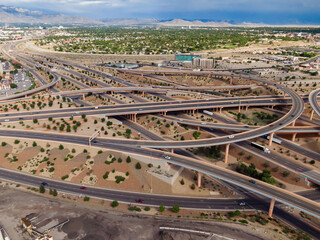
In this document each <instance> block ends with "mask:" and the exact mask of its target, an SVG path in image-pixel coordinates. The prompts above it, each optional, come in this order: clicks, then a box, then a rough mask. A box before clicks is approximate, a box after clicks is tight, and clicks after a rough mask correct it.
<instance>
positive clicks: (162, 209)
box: [158, 205, 166, 212]
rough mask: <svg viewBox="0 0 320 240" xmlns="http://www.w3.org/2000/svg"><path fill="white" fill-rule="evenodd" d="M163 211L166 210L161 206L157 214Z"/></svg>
mask: <svg viewBox="0 0 320 240" xmlns="http://www.w3.org/2000/svg"><path fill="white" fill-rule="evenodd" d="M164 210H166V208H165V206H163V205H161V206H160V207H159V208H158V211H159V212H164Z"/></svg>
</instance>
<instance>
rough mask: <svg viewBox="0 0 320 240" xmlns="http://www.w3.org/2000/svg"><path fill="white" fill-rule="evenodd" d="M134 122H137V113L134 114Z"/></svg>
mask: <svg viewBox="0 0 320 240" xmlns="http://www.w3.org/2000/svg"><path fill="white" fill-rule="evenodd" d="M134 122H135V123H136V122H137V114H136V113H135V114H134Z"/></svg>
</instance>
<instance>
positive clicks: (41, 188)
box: [39, 184, 46, 193]
mask: <svg viewBox="0 0 320 240" xmlns="http://www.w3.org/2000/svg"><path fill="white" fill-rule="evenodd" d="M45 191H46V189H45V187H44V186H43V184H40V187H39V192H40V193H45Z"/></svg>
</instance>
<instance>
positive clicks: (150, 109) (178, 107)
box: [0, 101, 285, 127]
mask: <svg viewBox="0 0 320 240" xmlns="http://www.w3.org/2000/svg"><path fill="white" fill-rule="evenodd" d="M248 104H250V106H265V105H271V103H269V102H268V101H266V102H265V101H259V102H254V103H248ZM272 104H274V103H272ZM281 104H283V103H281ZM281 104H280V103H279V105H281ZM237 106H238V105H237V104H235V103H231V104H230V103H228V102H220V103H219V105H215V104H213V103H199V104H197V105H196V106H195V105H193V104H190V103H185V104H182V103H179V104H175V103H172V104H170V105H167V106H165V107H164V106H163V105H160V106H159V105H154V106H153V105H151V106H150V105H148V106H141V107H139V106H137V105H133V104H132V105H131V106H130V107H125V106H124V105H120V106H118V107H117V106H113V107H112V106H111V107H110V106H109V107H102V106H95V107H90V108H71V109H64V110H63V109H62V111H59V110H46V111H38V112H35V111H34V112H24V113H13V114H11V115H10V114H9V113H7V114H2V115H0V118H10V117H15V116H34V115H36V114H39V115H40V114H41V115H45V114H54V116H52V117H55V116H61V113H66V114H65V116H70V115H68V114H67V113H69V114H75V113H77V112H81V113H83V112H86V115H95V114H105V115H106V116H115V115H126V114H135V113H137V114H138V113H139V114H147V113H157V112H163V111H184V110H188V109H191V110H193V109H208V108H215V107H237ZM104 110H109V111H108V112H105V111H104ZM88 111H89V112H88ZM92 111H94V112H92ZM59 114H60V115H59ZM38 117H39V118H40V117H42V118H43V117H47V116H38ZM282 119H283V118H282ZM11 120H12V121H17V120H19V119H16V118H11ZM1 121H4V119H0V122H1ZM278 121H279V120H278ZM283 125H284V126H283V127H285V123H283Z"/></svg>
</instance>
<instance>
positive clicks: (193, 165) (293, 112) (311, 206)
mask: <svg viewBox="0 0 320 240" xmlns="http://www.w3.org/2000/svg"><path fill="white" fill-rule="evenodd" d="M20 57H21V56H20ZM22 58H23V57H22ZM25 60H26V61H27V59H26V58H25ZM54 60H55V59H54ZM57 61H58V60H57ZM59 62H60V63H64V64H68V65H69V64H70V63H68V62H63V61H61V60H59ZM31 64H34V62H31ZM74 66H75V67H77V68H80V69H84V70H87V71H90V72H93V73H96V74H98V75H100V76H103V77H107V78H109V79H111V80H115V81H117V82H118V83H121V84H124V85H125V86H129V87H132V88H131V89H130V91H147V92H150V91H154V89H156V88H146V87H145V88H139V87H137V86H135V85H134V84H132V83H131V82H130V81H126V80H123V79H119V78H116V77H113V76H110V75H107V74H105V73H101V72H99V71H96V70H92V69H90V68H87V67H84V66H81V65H79V64H74ZM119 71H122V72H126V73H128V71H127V70H119ZM129 72H130V73H133V74H138V75H143V74H152V75H157V74H161V75H162V74H185V75H199V74H200V75H206V74H207V75H214V76H217V77H225V78H235V77H237V78H243V79H247V80H250V81H254V82H258V83H260V84H261V83H262V84H266V85H269V86H272V87H274V88H278V90H280V91H282V92H284V93H286V94H287V95H288V96H289V97H290V99H286V98H284V99H280V98H274V99H270V97H269V98H264V99H262V98H256V99H249V100H247V101H243V100H242V99H241V101H236V100H235V99H234V98H231V99H232V100H231V99H228V100H227V99H208V100H198V101H178V102H168V103H142V104H141V103H140V105H139V104H135V105H130V106H125V104H124V105H120V106H115V107H106V106H98V107H89V108H77V109H61V110H59V111H56V112H55V110H52V111H50V110H46V111H41V110H39V111H38V112H33V113H6V114H1V115H0V121H6V122H8V121H18V120H19V121H20V120H22V119H24V120H27V119H32V118H35V116H36V118H39V119H40V118H47V117H49V116H51V117H63V116H70V115H81V114H82V113H85V114H87V115H88V114H91V115H95V114H104V115H105V116H123V115H129V114H147V113H155V112H163V113H165V112H170V111H174V112H176V111H183V110H195V109H213V108H223V107H239V105H240V104H245V105H247V106H268V105H277V104H279V105H291V109H290V110H289V112H288V113H287V114H286V115H285V116H283V117H282V118H281V119H279V120H278V121H276V122H274V123H273V124H270V125H268V126H263V127H258V128H257V129H250V128H249V129H248V131H245V132H242V133H237V134H234V137H233V138H229V137H225V136H223V137H217V138H212V139H204V140H194V141H181V142H179V141H160V140H159V141H154V140H153V141H152V140H148V141H146V140H142V141H137V140H122V139H117V140H116V139H112V143H111V141H110V139H103V138H101V139H98V140H96V141H95V142H94V143H93V145H94V146H97V147H101V148H106V149H113V150H116V151H121V152H127V153H129V154H132V155H135V154H138V155H145V156H153V158H156V159H159V160H160V161H167V162H170V163H172V164H175V165H180V166H183V167H186V168H189V169H194V170H196V171H198V172H202V173H204V174H207V175H209V176H212V177H215V178H219V179H222V180H224V181H227V182H230V183H232V184H235V185H237V186H241V187H243V188H246V189H249V190H251V191H253V192H256V193H259V194H261V195H264V196H266V197H268V198H272V199H276V200H277V201H279V202H283V203H285V204H287V205H290V206H293V207H295V208H297V209H300V210H302V211H305V212H308V213H310V214H311V215H313V216H316V217H318V218H320V206H319V204H318V203H315V202H313V201H311V200H308V199H306V198H303V197H301V196H298V195H296V194H293V193H291V192H288V191H285V190H283V189H279V188H277V187H274V186H271V185H269V184H266V183H263V182H260V181H257V183H256V184H253V183H251V182H250V181H249V180H250V178H248V177H246V176H243V175H241V174H238V173H236V172H233V171H230V170H227V169H224V168H220V167H217V166H214V165H210V164H208V163H205V162H203V161H199V160H195V159H193V158H189V157H184V156H180V155H177V154H167V153H164V152H162V151H159V150H152V149H147V148H144V147H149V148H157V149H158V148H167V149H168V148H170V149H173V148H187V147H201V146H213V145H222V144H229V143H234V142H242V141H245V140H249V139H252V138H255V137H259V136H262V135H265V134H269V133H273V132H276V131H281V130H282V129H283V128H285V127H287V126H288V125H290V124H291V123H293V122H294V121H296V119H298V118H299V117H300V115H301V114H302V112H303V110H304V102H303V100H302V99H301V97H300V96H299V95H298V94H296V93H295V92H294V91H292V90H290V89H288V88H286V87H284V86H282V85H279V84H275V83H272V82H269V81H266V80H264V79H257V78H251V77H249V76H242V75H232V74H222V73H215V72H201V73H197V72H190V71H169V72H163V71H138V70H130V71H129ZM96 81H97V80H96ZM98 82H99V83H101V82H102V81H98ZM102 87H105V88H108V90H106V89H104V90H96V91H98V92H99V91H112V90H110V89H112V88H110V86H107V85H105V86H102ZM127 88H128V87H127ZM179 88H180V89H175V90H181V91H182V90H183V91H186V90H191V89H182V88H185V87H179ZM128 89H129V88H128ZM133 89H136V90H133ZM143 89H144V90H143ZM157 89H160V90H163V89H161V88H157ZM172 89H174V88H172ZM172 89H171V90H172ZM122 90H123V89H122ZM160 90H158V91H160ZM167 90H168V89H166V90H165V91H167ZM193 90H204V89H193ZM92 91H93V90H91V89H85V90H80V91H79V92H77V93H76V94H81V93H86V92H92ZM114 91H117V90H114ZM122 92H123V91H122ZM24 94H25V93H24ZM61 94H64V93H61ZM66 94H68V93H66ZM69 94H74V92H70V93H69ZM5 100H7V99H4V101H5ZM230 101H231V102H230ZM232 101H234V102H232ZM207 124H208V123H207ZM201 125H204V124H201V123H200V126H201ZM0 135H1V136H7V137H15V138H28V139H42V140H47V141H59V142H68V143H77V144H82V145H87V144H88V138H87V137H84V136H71V135H67V134H45V133H38V132H30V131H17V130H1V131H0ZM2 174H3V175H5V173H2ZM14 176H15V177H14V179H10V180H12V181H20V180H19V179H21V178H22V180H21V181H29V180H26V179H25V178H24V177H21V176H20V175H19V176H18V175H14ZM5 177H6V178H9V175H8V174H7V175H5ZM28 177H34V176H28ZM30 181H31V180H30ZM32 181H34V179H33V180H32ZM57 183H58V184H61V186H57V188H58V189H61V190H62V191H71V192H73V193H76V194H79V189H78V191H76V190H75V189H71V188H77V187H74V186H72V187H70V186H69V185H67V184H66V183H64V182H57ZM50 184H53V185H54V184H56V182H50ZM54 186H56V185H54ZM63 187H65V188H66V189H63ZM94 189H96V188H93V189H92V190H91V189H90V194H93V193H94V191H95V190H94ZM88 190H89V189H88ZM80 192H81V191H80ZM104 198H105V197H104ZM155 204H156V203H155ZM208 208H209V207H208Z"/></svg>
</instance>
